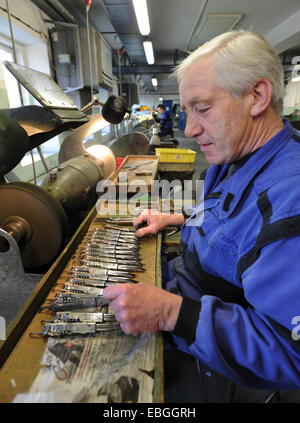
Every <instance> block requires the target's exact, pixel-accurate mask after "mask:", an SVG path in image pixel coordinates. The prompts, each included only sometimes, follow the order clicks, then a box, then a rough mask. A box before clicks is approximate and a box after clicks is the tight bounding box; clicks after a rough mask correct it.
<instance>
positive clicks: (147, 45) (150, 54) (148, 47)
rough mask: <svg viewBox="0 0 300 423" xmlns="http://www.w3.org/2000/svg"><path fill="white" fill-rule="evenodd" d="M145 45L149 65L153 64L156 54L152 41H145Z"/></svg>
mask: <svg viewBox="0 0 300 423" xmlns="http://www.w3.org/2000/svg"><path fill="white" fill-rule="evenodd" d="M143 46H144V50H145V55H146V59H147V63H148V65H153V63H154V54H153V46H152V42H151V41H144V42H143Z"/></svg>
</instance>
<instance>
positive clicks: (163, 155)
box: [155, 148, 196, 163]
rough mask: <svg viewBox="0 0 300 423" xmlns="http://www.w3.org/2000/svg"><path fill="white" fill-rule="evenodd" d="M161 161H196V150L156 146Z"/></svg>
mask: <svg viewBox="0 0 300 423" xmlns="http://www.w3.org/2000/svg"><path fill="white" fill-rule="evenodd" d="M155 154H156V155H157V156H159V161H160V163H162V162H163V163H180V162H181V163H194V162H195V156H196V152H195V151H193V150H185V149H182V148H156V149H155Z"/></svg>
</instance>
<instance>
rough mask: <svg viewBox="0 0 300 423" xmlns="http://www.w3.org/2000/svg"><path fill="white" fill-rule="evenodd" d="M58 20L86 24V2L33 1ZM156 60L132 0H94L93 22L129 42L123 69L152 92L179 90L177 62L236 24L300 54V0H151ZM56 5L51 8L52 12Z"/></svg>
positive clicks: (116, 44)
mask: <svg viewBox="0 0 300 423" xmlns="http://www.w3.org/2000/svg"><path fill="white" fill-rule="evenodd" d="M32 1H33V3H35V4H36V5H37V6H39V7H40V8H41V9H42V10H43V11H44V12H46V13H47V14H48V16H50V17H51V18H52V19H54V20H64V21H67V22H76V23H77V24H78V25H81V26H85V25H86V6H85V2H84V0H43V1H42V0H32ZM147 4H148V11H149V20H150V28H151V31H150V34H149V38H150V39H151V40H152V42H153V47H154V57H155V64H154V65H147V62H146V57H145V55H144V50H143V46H142V41H143V39H144V37H142V36H141V35H140V34H139V31H138V26H137V22H136V19H135V15H134V11H133V7H132V1H131V0H93V1H92V3H91V6H90V9H89V23H90V25H92V26H93V27H94V28H95V29H96V30H98V31H99V32H101V33H102V34H103V36H104V37H105V38H106V40H107V41H108V42H109V44H110V45H111V47H112V48H113V50H115V51H116V52H119V51H120V48H121V47H122V46H124V48H125V52H126V54H125V55H123V56H122V59H121V65H122V66H121V72H122V74H123V75H124V76H125V75H136V74H139V75H141V77H142V78H143V80H144V82H145V89H146V91H148V92H149V91H150V92H151V91H155V89H154V87H153V86H152V84H151V82H150V80H151V76H152V75H155V76H156V77H157V79H158V87H157V92H159V93H163V94H165V93H176V92H177V91H178V90H177V84H176V81H175V80H174V79H173V78H170V73H171V72H172V70H173V68H174V65H175V64H177V63H178V62H179V61H180V60H181V59H182V58H183V57H184V56H185V55H186V54H187V52H189V51H193V50H194V49H196V48H197V47H198V46H199V45H201V44H202V43H204V42H205V41H207V40H209V39H210V38H212V37H214V36H216V35H218V34H220V33H222V32H224V31H227V30H229V29H231V28H235V29H246V30H252V31H256V32H259V33H260V34H261V35H263V36H264V37H265V38H266V39H267V40H268V41H269V42H270V44H271V45H273V47H274V48H275V49H276V50H277V52H278V53H279V54H282V53H284V52H285V51H288V50H291V49H293V50H292V51H293V54H295V55H299V56H300V48H299V41H300V27H299V21H300V3H299V0H251V1H249V0H222V1H220V0H147ZM50 8H51V10H52V11H51V12H50Z"/></svg>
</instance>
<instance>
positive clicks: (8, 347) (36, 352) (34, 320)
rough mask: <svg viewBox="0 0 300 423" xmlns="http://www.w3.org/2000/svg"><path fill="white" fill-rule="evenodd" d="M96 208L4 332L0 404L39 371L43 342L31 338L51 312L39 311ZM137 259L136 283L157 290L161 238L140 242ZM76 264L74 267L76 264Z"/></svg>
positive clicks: (157, 393) (158, 382) (157, 371)
mask: <svg viewBox="0 0 300 423" xmlns="http://www.w3.org/2000/svg"><path fill="white" fill-rule="evenodd" d="M97 217H98V215H97V211H96V206H95V207H94V208H93V209H92V210H91V212H90V213H89V214H88V216H87V217H86V219H85V220H84V221H83V222H82V224H81V225H80V227H79V228H78V230H77V231H76V233H75V234H74V236H73V237H72V239H71V240H70V242H69V243H68V245H67V246H66V247H65V248H64V250H63V251H62V253H61V255H60V256H59V258H58V259H57V260H56V261H55V263H54V264H53V265H52V266H51V268H50V269H49V271H48V272H47V273H46V274H45V275H44V277H43V278H42V280H41V281H40V282H39V283H38V285H37V286H36V288H35V289H34V291H33V292H32V294H31V295H30V296H29V298H28V299H27V301H26V303H25V304H24V305H23V307H22V308H21V310H20V311H19V313H18V314H17V316H16V317H15V319H14V320H13V321H12V322H11V324H10V326H9V327H8V328H7V333H6V341H0V365H2V367H1V369H0V402H1V403H9V402H12V401H13V399H14V397H15V396H16V395H17V394H20V393H26V392H28V390H29V389H30V387H31V386H32V384H33V382H34V380H35V378H36V376H37V375H38V373H39V371H40V370H41V368H42V365H41V364H40V362H41V358H42V355H43V352H44V350H45V346H46V342H47V338H45V337H39V338H38V337H37V338H35V337H32V336H31V334H32V333H36V332H41V331H42V330H43V324H42V321H43V320H50V319H51V314H49V313H52V317H53V316H54V313H53V312H49V311H46V310H44V311H42V312H40V308H41V307H42V306H43V304H45V301H46V302H47V300H49V299H52V298H53V297H54V295H55V293H57V289H58V286H59V285H60V284H61V283H62V281H65V278H64V274H65V272H66V271H67V270H69V269H70V267H71V266H72V265H74V264H76V263H75V262H74V260H75V259H74V257H73V256H74V253H75V252H76V249H77V248H78V246H79V245H80V243H81V242H82V239H83V237H84V236H85V234H86V233H87V231H88V230H91V229H93V228H94V227H96V226H99V223H98V222H97ZM140 257H141V260H142V262H143V266H144V268H145V272H143V273H142V274H138V273H137V274H136V279H137V280H141V281H145V282H148V283H151V284H155V285H157V286H161V235H160V234H159V235H158V236H157V237H151V238H148V239H145V240H143V242H142V243H141V248H140ZM77 264H78V263H77ZM153 402H163V348H162V336H161V334H157V335H156V341H155V367H154V390H153Z"/></svg>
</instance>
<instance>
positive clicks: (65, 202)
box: [0, 62, 149, 321]
mask: <svg viewBox="0 0 300 423" xmlns="http://www.w3.org/2000/svg"><path fill="white" fill-rule="evenodd" d="M5 66H6V67H7V68H8V70H9V71H10V72H11V73H12V74H13V75H14V76H15V77H16V78H17V79H18V81H19V82H20V83H21V84H22V85H23V86H24V87H25V88H26V89H27V90H28V91H29V92H30V94H31V95H33V97H34V98H35V99H36V100H38V101H39V102H40V103H41V106H35V105H33V106H23V107H19V108H16V109H2V110H0V178H1V180H2V183H1V184H0V202H1V207H0V309H1V315H4V316H5V317H6V319H7V320H8V321H9V320H11V318H12V317H13V315H14V314H15V312H16V311H17V310H18V308H19V306H20V305H21V304H22V302H23V301H24V298H26V296H27V295H28V293H29V292H31V290H32V289H33V287H34V286H35V284H36V282H37V281H38V280H39V279H40V277H41V275H39V274H37V271H36V270H35V269H40V268H42V267H43V266H45V265H47V264H49V263H50V262H51V261H52V260H53V259H54V258H55V257H56V256H57V254H58V253H59V252H60V250H61V249H62V247H63V246H64V244H65V243H66V241H67V240H68V237H70V235H71V232H70V220H71V219H72V217H73V216H77V215H78V214H80V212H82V211H84V210H87V211H88V210H89V209H90V208H91V207H92V206H93V205H94V204H95V201H96V199H97V198H96V185H97V183H98V182H99V181H100V180H102V179H107V178H109V177H110V175H112V174H113V173H114V171H115V169H116V152H117V150H116V147H117V148H118V146H119V148H120V146H123V147H124V145H125V146H126V147H125V148H123V149H124V151H123V153H124V154H125V155H127V154H145V152H147V150H148V147H149V142H148V138H147V137H146V136H145V135H144V134H139V133H136V134H128V137H126V136H125V139H122V140H121V142H118V140H117V142H116V143H115V144H116V146H115V147H114V148H110V147H108V146H104V145H96V146H95V147H97V150H98V151H97V152H96V153H93V152H92V153H91V152H89V151H88V150H89V149H86V148H85V147H84V145H83V140H84V139H85V138H86V137H87V136H89V135H91V134H93V133H95V132H97V131H99V130H100V129H101V128H103V127H104V126H105V125H107V123H106V122H110V123H113V124H117V123H120V122H121V121H122V120H123V118H124V116H125V114H126V113H128V112H130V109H128V108H127V106H126V104H125V102H124V100H123V99H122V98H120V97H115V96H111V97H109V99H108V100H107V102H106V103H105V104H103V108H102V113H101V114H92V115H86V114H85V113H84V112H82V110H78V108H77V106H76V105H75V104H74V103H73V102H72V100H71V99H70V98H69V97H68V96H67V95H66V94H65V93H64V92H63V91H62V90H61V89H60V87H58V86H57V85H56V83H55V82H54V81H52V80H51V79H50V78H49V77H48V76H47V75H45V74H42V73H40V72H37V71H33V70H31V69H29V68H26V67H24V66H20V65H16V64H12V63H8V62H6V63H5ZM66 130H72V131H71V133H70V135H68V136H67V137H66V138H65V140H64V142H63V143H62V145H61V149H60V152H59V160H58V161H59V165H58V167H57V168H56V169H52V170H51V171H50V172H49V174H48V175H47V176H46V177H45V179H44V181H43V182H42V184H41V186H38V185H35V184H31V183H27V182H21V181H18V182H11V183H6V182H5V178H4V176H5V174H6V173H8V172H10V171H11V170H12V169H13V168H14V167H15V166H16V165H17V164H18V163H19V162H20V161H21V159H22V158H23V157H24V155H25V154H26V153H27V152H29V151H31V150H32V149H33V148H36V147H38V146H39V145H41V144H42V143H44V142H45V141H47V140H49V139H51V138H53V137H54V136H55V135H58V134H60V133H62V132H64V131H66ZM112 147H113V145H112ZM131 150H132V151H133V153H132V152H131ZM24 269H25V270H24ZM25 272H27V273H25ZM29 272H32V273H29Z"/></svg>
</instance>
